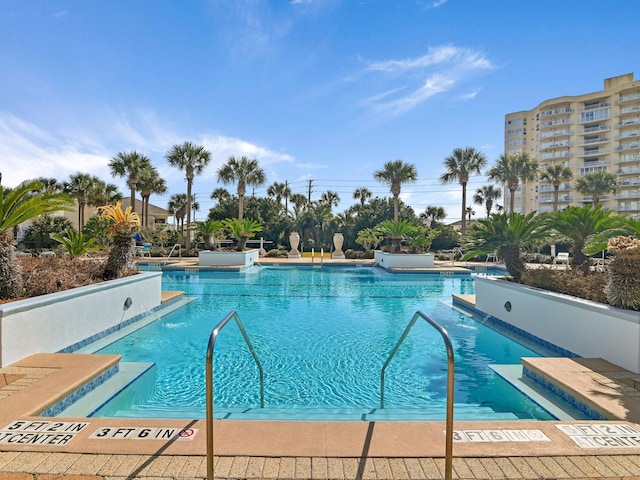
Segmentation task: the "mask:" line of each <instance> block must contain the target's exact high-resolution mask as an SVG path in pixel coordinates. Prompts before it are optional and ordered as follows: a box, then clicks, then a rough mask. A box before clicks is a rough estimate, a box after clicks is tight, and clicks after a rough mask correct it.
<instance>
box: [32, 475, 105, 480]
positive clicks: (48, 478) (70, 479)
mask: <svg viewBox="0 0 640 480" xmlns="http://www.w3.org/2000/svg"><path fill="white" fill-rule="evenodd" d="M36 478H37V480H61V479H62V480H102V477H96V476H95V475H64V476H60V475H51V474H45V475H38V476H37V477H36Z"/></svg>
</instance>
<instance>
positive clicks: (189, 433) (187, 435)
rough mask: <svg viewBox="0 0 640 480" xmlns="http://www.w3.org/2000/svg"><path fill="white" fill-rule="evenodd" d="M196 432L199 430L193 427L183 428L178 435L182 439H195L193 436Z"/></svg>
mask: <svg viewBox="0 0 640 480" xmlns="http://www.w3.org/2000/svg"><path fill="white" fill-rule="evenodd" d="M196 432H197V430H195V429H193V428H183V429H182V430H180V432H179V433H178V437H179V438H180V440H193V437H194V436H195V434H196Z"/></svg>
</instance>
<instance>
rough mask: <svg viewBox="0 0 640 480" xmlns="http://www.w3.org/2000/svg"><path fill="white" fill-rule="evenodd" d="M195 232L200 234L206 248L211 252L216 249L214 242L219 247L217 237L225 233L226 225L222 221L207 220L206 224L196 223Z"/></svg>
mask: <svg viewBox="0 0 640 480" xmlns="http://www.w3.org/2000/svg"><path fill="white" fill-rule="evenodd" d="M194 230H195V231H196V232H198V233H200V234H201V235H202V237H203V239H204V248H206V249H207V250H211V249H213V247H214V240H215V241H216V243H217V244H218V245H219V243H220V242H219V240H220V239H218V238H217V237H218V236H219V234H220V233H223V232H224V225H223V223H222V222H221V221H220V220H206V221H204V222H196V225H195V228H194Z"/></svg>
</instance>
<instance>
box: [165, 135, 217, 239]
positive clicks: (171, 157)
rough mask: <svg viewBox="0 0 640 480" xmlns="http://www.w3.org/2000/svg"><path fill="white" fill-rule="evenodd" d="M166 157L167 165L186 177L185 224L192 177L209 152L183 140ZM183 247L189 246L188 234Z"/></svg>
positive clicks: (188, 223)
mask: <svg viewBox="0 0 640 480" xmlns="http://www.w3.org/2000/svg"><path fill="white" fill-rule="evenodd" d="M166 159H167V162H168V163H169V165H171V166H172V167H176V168H178V169H179V170H184V172H185V178H186V179H187V225H190V224H191V209H192V207H191V202H192V199H193V195H192V194H191V189H192V187H193V179H194V178H195V176H196V175H199V174H201V173H202V171H203V170H204V168H205V167H206V166H207V165H209V162H210V161H211V153H210V152H209V151H208V150H207V149H206V148H204V147H203V146H201V145H195V144H193V143H191V142H184V143H183V144H182V145H174V146H173V147H171V150H169V151H168V152H167V155H166ZM185 247H186V249H187V250H189V249H190V248H191V237H190V235H187V238H186V242H185Z"/></svg>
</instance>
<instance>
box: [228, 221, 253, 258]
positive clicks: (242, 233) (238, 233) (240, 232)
mask: <svg viewBox="0 0 640 480" xmlns="http://www.w3.org/2000/svg"><path fill="white" fill-rule="evenodd" d="M222 224H223V225H224V227H225V228H226V229H227V230H228V231H229V233H230V234H231V236H232V237H233V238H235V239H236V240H237V241H238V246H237V247H236V250H237V251H238V252H242V251H243V250H244V247H245V245H246V244H247V240H248V239H250V238H253V237H255V236H256V233H258V232H261V231H262V225H260V224H259V223H258V222H256V221H255V220H252V219H250V218H244V219H242V220H240V219H238V218H227V219H225V220H223V221H222Z"/></svg>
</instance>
